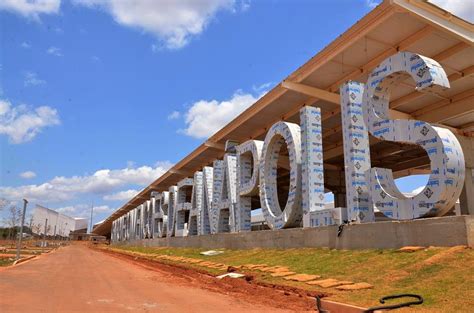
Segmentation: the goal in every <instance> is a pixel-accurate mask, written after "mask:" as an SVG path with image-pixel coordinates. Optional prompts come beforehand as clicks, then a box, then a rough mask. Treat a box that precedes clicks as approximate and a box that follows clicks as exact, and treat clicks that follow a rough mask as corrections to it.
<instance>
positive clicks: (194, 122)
mask: <svg viewBox="0 0 474 313" xmlns="http://www.w3.org/2000/svg"><path fill="white" fill-rule="evenodd" d="M262 95H263V92H262V93H261V94H260V95H252V94H249V93H243V92H242V91H237V92H235V93H234V94H233V95H232V97H231V98H230V99H229V100H225V101H218V100H210V101H207V100H200V101H197V102H195V103H194V104H193V105H192V106H191V108H190V109H189V110H188V111H187V112H186V113H185V123H186V128H185V129H183V130H180V132H183V133H184V134H186V135H188V136H191V137H194V138H207V137H209V136H211V135H212V134H214V133H215V132H216V131H218V130H219V129H221V128H222V127H223V126H224V125H226V124H227V123H228V122H230V121H231V120H232V119H234V118H235V117H236V116H237V115H239V114H240V113H242V112H243V111H244V110H245V109H247V108H248V107H249V106H250V105H252V104H253V103H254V102H256V101H257V100H258V99H259V98H260V97H261V96H262Z"/></svg>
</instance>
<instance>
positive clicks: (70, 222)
mask: <svg viewBox="0 0 474 313" xmlns="http://www.w3.org/2000/svg"><path fill="white" fill-rule="evenodd" d="M31 230H32V232H33V233H34V234H36V235H44V234H45V233H46V235H47V236H59V237H68V236H69V234H70V233H72V232H75V231H77V232H80V231H83V232H84V233H86V232H87V219H85V218H74V217H70V216H67V215H65V214H62V213H59V212H57V211H54V210H51V209H48V208H46V207H43V206H41V205H36V207H35V210H34V212H33V219H32V223H31Z"/></svg>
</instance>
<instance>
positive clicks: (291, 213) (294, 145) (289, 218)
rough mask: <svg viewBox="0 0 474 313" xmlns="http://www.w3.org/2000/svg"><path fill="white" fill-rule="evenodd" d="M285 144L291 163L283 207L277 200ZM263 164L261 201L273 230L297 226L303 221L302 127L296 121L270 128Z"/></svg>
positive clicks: (261, 168)
mask: <svg viewBox="0 0 474 313" xmlns="http://www.w3.org/2000/svg"><path fill="white" fill-rule="evenodd" d="M285 143H286V145H287V147H288V153H289V163H290V188H289V192H288V199H287V202H286V205H285V208H284V210H281V208H280V204H279V202H278V188H277V168H278V158H279V152H280V148H281V146H282V145H284V144H285ZM262 162H263V163H260V203H261V205H262V212H263V215H264V217H265V220H266V221H267V224H268V226H269V227H270V228H271V229H280V228H288V227H298V226H300V224H301V220H302V217H303V210H302V209H301V129H300V127H299V126H298V125H297V124H293V123H287V122H278V123H276V124H274V125H273V126H272V127H271V128H270V130H269V131H268V133H267V135H266V137H265V141H264V144H263V149H262Z"/></svg>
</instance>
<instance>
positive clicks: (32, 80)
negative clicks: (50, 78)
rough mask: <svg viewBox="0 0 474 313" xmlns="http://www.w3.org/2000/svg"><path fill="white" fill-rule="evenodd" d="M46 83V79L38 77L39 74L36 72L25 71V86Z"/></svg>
mask: <svg viewBox="0 0 474 313" xmlns="http://www.w3.org/2000/svg"><path fill="white" fill-rule="evenodd" d="M44 84H46V81H45V80H42V79H40V78H38V75H37V74H36V73H35V72H26V73H25V81H24V85H25V87H28V86H38V85H44Z"/></svg>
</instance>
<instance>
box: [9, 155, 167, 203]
mask: <svg viewBox="0 0 474 313" xmlns="http://www.w3.org/2000/svg"><path fill="white" fill-rule="evenodd" d="M171 166H172V165H171V163H169V162H158V163H157V164H156V165H155V167H150V166H141V167H137V168H123V169H115V170H111V169H102V170H98V171H96V172H95V173H94V174H92V175H84V176H72V177H64V176H57V177H54V178H53V179H51V180H49V181H47V182H45V183H43V184H40V185H24V186H19V187H0V198H1V197H3V198H5V199H8V200H12V201H16V200H18V199H23V198H26V199H28V200H29V201H30V202H39V203H60V202H62V201H67V200H72V199H75V198H78V197H79V196H81V195H84V194H93V195H100V196H104V195H107V194H110V193H111V192H114V191H117V190H118V189H119V188H122V187H124V186H127V185H137V186H147V185H149V184H150V183H151V182H152V181H154V180H155V179H157V178H158V177H160V176H161V175H163V174H164V173H165V172H166V171H167V170H168V169H169V168H170V167H171Z"/></svg>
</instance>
